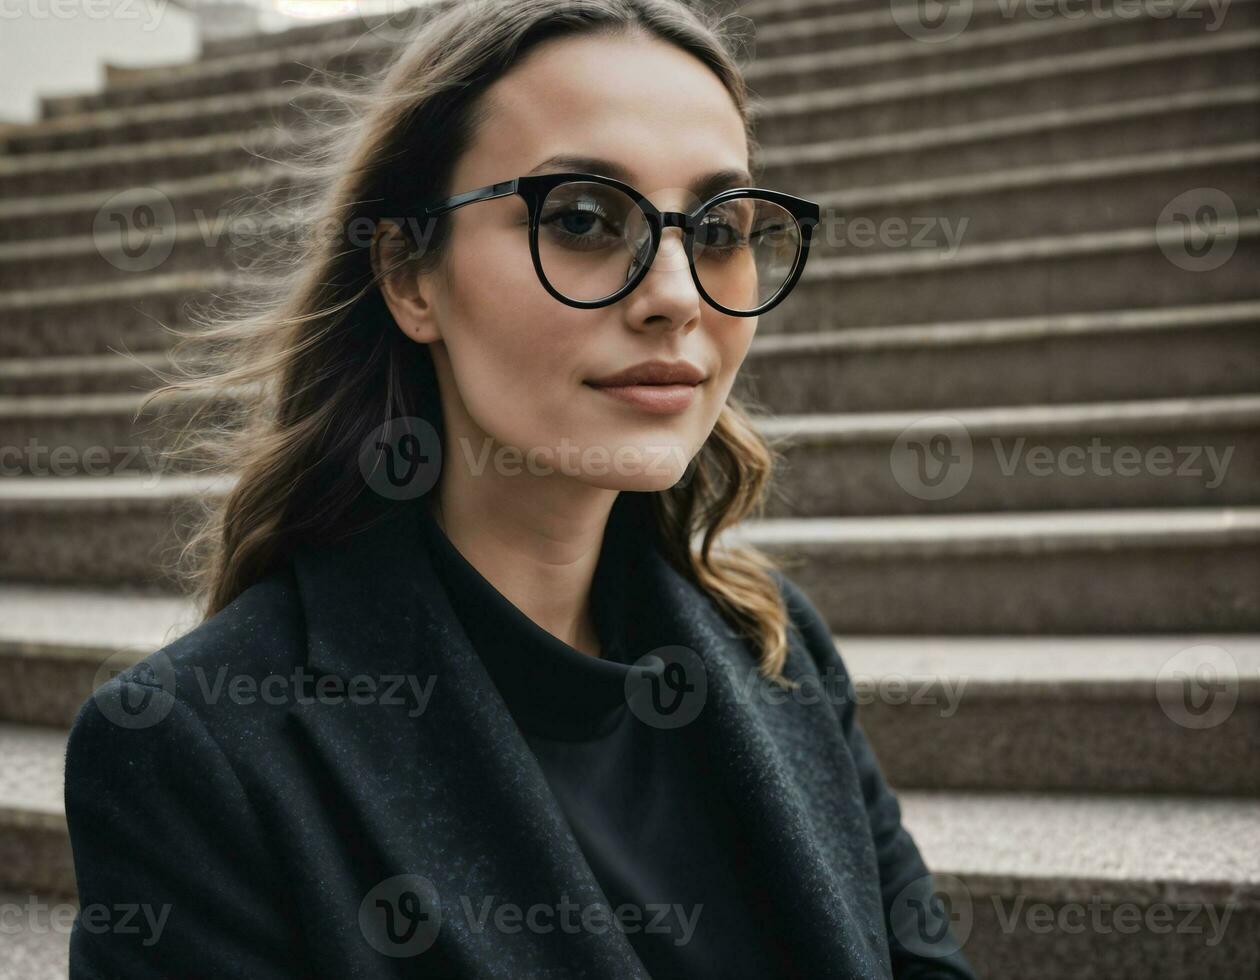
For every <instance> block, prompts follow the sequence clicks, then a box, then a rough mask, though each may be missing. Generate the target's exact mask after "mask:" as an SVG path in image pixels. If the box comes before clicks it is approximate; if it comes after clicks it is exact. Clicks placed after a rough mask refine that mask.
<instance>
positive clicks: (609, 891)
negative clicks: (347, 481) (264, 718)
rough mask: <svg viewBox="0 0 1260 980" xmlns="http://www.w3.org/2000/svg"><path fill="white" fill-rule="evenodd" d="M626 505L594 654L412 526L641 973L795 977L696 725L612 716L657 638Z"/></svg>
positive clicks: (615, 524) (596, 587) (607, 557)
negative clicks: (640, 583) (544, 624)
mask: <svg viewBox="0 0 1260 980" xmlns="http://www.w3.org/2000/svg"><path fill="white" fill-rule="evenodd" d="M639 503H640V502H639V501H637V500H634V499H633V498H631V497H630V495H627V494H622V495H621V496H620V497H619V498H618V502H617V505H616V506H614V508H613V512H612V514H611V515H610V518H609V523H608V528H607V530H606V532H605V536H604V542H603V546H602V549H601V552H600V558H599V561H598V564H597V567H596V571H595V575H594V580H593V583H592V590H591V604H592V617H593V620H594V626H595V630H596V633H597V634H598V636H599V641H600V656H599V657H594V656H591V655H589V654H585V653H582V652H581V651H579V650H576V649H574V648H573V647H571V646H569V645H568V644H567V643H565V642H563V641H562V640H560V639H559V638H557V637H556V636H554V635H552V634H551V633H549V632H547V631H546V630H545V629H543V628H542V627H540V626H538V625H537V624H536V623H534V622H533V621H532V620H531V619H529V617H527V616H526V615H525V614H524V613H523V612H521V610H520V609H518V608H517V607H516V606H515V605H513V604H512V602H511V601H509V600H508V599H507V598H506V597H505V596H504V595H503V594H502V593H500V592H499V591H498V590H497V589H495V587H494V586H493V585H492V584H491V583H490V582H488V581H487V580H486V579H485V578H484V577H483V576H482V575H481V573H480V572H478V571H477V569H476V568H475V567H474V566H473V565H471V564H470V563H469V562H468V561H467V559H465V558H464V556H463V555H462V554H461V553H460V552H459V551H458V550H457V549H456V548H455V547H454V545H453V544H452V543H451V541H450V539H449V538H447V536H446V535H445V533H444V532H443V531H442V528H441V527H440V526H439V525H438V524H437V522H436V521H435V520H434V519H433V517H432V514H431V513H430V512H429V509H428V508H427V507H425V508H422V509H423V511H424V519H423V521H422V523H423V525H424V527H425V529H426V535H427V539H428V541H429V543H430V546H431V552H430V553H431V556H432V559H433V562H434V566H435V568H436V570H437V572H438V574H439V576H440V577H441V580H442V582H443V585H444V586H445V587H446V589H447V592H448V594H449V597H450V600H451V604H452V607H453V608H454V609H455V612H456V615H457V616H458V617H459V620H460V622H461V623H462V624H463V626H464V628H465V630H466V631H467V632H468V635H469V638H470V640H471V641H472V644H473V647H474V648H475V649H476V651H477V652H478V654H479V655H480V656H481V659H482V661H483V662H484V664H485V666H486V669H487V672H488V673H489V674H490V676H491V677H492V678H493V680H494V682H495V686H496V687H497V688H498V690H499V693H500V694H501V695H502V696H503V699H504V702H505V704H506V705H507V708H508V710H509V712H510V713H511V715H512V717H513V718H514V719H515V720H516V723H517V725H518V726H519V728H520V730H521V732H522V734H523V735H524V737H525V740H526V742H527V743H528V744H529V747H530V748H531V749H532V750H533V753H534V755H535V756H536V758H537V759H538V763H539V765H540V766H541V768H542V771H543V774H544V775H545V777H546V779H547V783H548V784H549V785H550V787H551V789H552V791H553V792H554V794H555V797H556V800H557V801H558V803H559V805H560V808H561V810H562V811H563V812H564V814H565V816H566V817H567V819H568V821H569V824H570V826H571V828H572V830H573V834H574V837H575V838H576V840H577V842H578V844H579V845H580V847H581V849H582V852H583V854H584V855H585V857H586V859H587V861H588V863H589V864H590V867H591V870H592V871H593V872H594V874H595V878H596V880H597V881H598V882H599V884H600V886H601V888H602V889H603V891H604V894H605V896H606V897H607V899H608V902H609V905H610V907H611V908H612V910H613V912H614V914H616V915H618V916H619V917H622V921H623V922H624V923H625V924H626V932H627V938H628V939H629V940H630V943H631V945H632V946H633V947H634V950H635V952H636V953H637V955H638V956H639V958H640V959H641V960H642V961H643V964H644V966H645V967H646V968H647V970H648V972H649V973H650V974H651V975H652V976H653V977H689V978H704V977H719V978H727V977H757V978H768V977H779V976H795V975H797V973H796V971H795V970H794V969H793V968H792V965H791V955H790V951H789V950H788V949H787V948H786V945H785V944H784V943H783V942H782V941H781V940H779V939H776V931H775V926H774V916H775V910H774V907H773V904H772V903H771V900H770V898H769V896H768V894H767V893H766V892H765V890H764V889H763V888H762V887H761V885H760V884H759V881H758V875H757V873H756V869H755V868H753V867H751V866H750V865H749V863H748V861H747V855H748V853H749V849H748V848H747V847H746V846H745V842H744V841H743V840H742V835H741V833H740V829H739V826H738V824H737V822H736V821H734V820H733V819H732V813H733V812H734V808H733V807H731V806H730V805H729V804H728V803H727V802H726V801H725V800H724V799H723V796H722V793H721V791H720V788H719V787H718V786H717V785H716V783H715V780H714V779H712V778H710V767H709V765H708V763H707V761H706V758H705V744H704V740H703V739H702V738H701V737H699V736H700V732H699V727H698V726H695V725H682V726H680V727H676V728H660V727H656V726H654V725H650V724H647V723H645V721H644V720H643V719H642V718H640V717H639V716H638V715H636V713H635V712H633V711H632V710H630V708H629V707H628V706H627V694H626V690H627V675H629V674H630V673H631V671H632V670H633V669H634V668H633V667H632V665H633V664H635V662H636V661H638V660H639V659H640V658H642V657H644V656H645V655H647V654H650V653H651V651H653V650H654V649H657V648H659V647H661V646H665V645H668V643H669V639H668V638H667V637H664V636H658V635H654V633H655V631H654V630H653V628H652V627H653V624H654V623H655V620H653V618H652V616H651V615H650V612H651V611H650V609H645V608H644V605H643V603H644V602H645V601H646V596H645V595H644V593H643V590H641V589H637V588H636V583H637V582H638V581H640V580H639V579H638V578H636V576H635V575H634V573H633V570H634V567H635V564H636V563H635V558H634V555H635V549H636V548H641V547H643V546H644V540H643V537H642V533H641V531H642V526H641V525H640V524H638V523H637V521H638V517H639V513H638V510H637V506H638V504H639ZM619 907H624V908H622V911H618V910H619Z"/></svg>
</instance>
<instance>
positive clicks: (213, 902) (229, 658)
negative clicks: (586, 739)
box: [65, 493, 973, 980]
mask: <svg viewBox="0 0 1260 980" xmlns="http://www.w3.org/2000/svg"><path fill="white" fill-rule="evenodd" d="M628 496H629V497H631V498H634V500H633V501H628V502H627V503H626V504H625V505H624V506H627V507H635V508H637V510H636V511H635V512H636V513H637V514H639V515H641V516H640V517H639V518H638V519H644V518H643V517H642V515H646V513H647V510H646V505H645V503H644V499H642V498H644V495H640V494H629V495H628V494H627V493H623V494H622V495H621V497H619V498H618V506H622V498H627V497H628ZM416 506H418V505H413V506H404V507H401V508H399V509H397V510H396V511H394V512H392V513H391V514H390V515H389V516H388V517H387V518H386V519H383V520H380V521H377V522H376V523H375V524H373V525H372V526H371V527H370V528H368V529H367V530H364V531H361V532H360V533H358V534H356V535H354V536H353V537H351V538H349V539H347V540H343V541H342V542H340V543H337V544H325V545H320V546H318V547H310V548H308V549H305V550H303V551H301V552H299V553H298V554H297V555H296V556H295V557H294V558H293V559H292V560H291V561H289V562H288V563H286V565H285V567H283V568H282V569H280V570H278V571H277V572H275V573H274V574H272V575H270V576H268V577H267V578H265V579H264V580H262V581H260V582H258V583H257V584H255V585H254V586H252V587H251V588H249V589H248V590H247V591H245V592H244V593H243V594H242V595H241V596H239V597H238V598H237V599H236V600H235V601H234V602H233V603H231V605H230V606H228V607H227V608H226V609H224V610H223V611H221V612H220V613H218V614H217V615H215V616H214V617H212V618H211V619H210V620H208V621H207V622H205V623H203V624H201V625H200V626H199V627H197V628H196V629H194V630H192V631H191V632H190V633H188V634H187V635H185V636H183V637H182V638H180V639H178V640H176V641H174V642H173V643H171V644H169V645H168V646H166V647H164V648H163V649H162V650H159V651H157V652H156V653H153V654H151V655H150V656H148V657H146V658H145V659H144V660H143V661H141V662H140V663H138V664H136V665H134V666H132V667H128V668H127V669H126V670H124V671H122V672H121V673H119V674H118V675H117V676H115V677H114V678H112V679H111V680H109V681H108V682H107V683H105V684H104V685H102V686H101V687H100V688H99V689H98V690H97V691H96V692H95V693H94V694H93V695H92V696H91V697H89V698H88V699H87V700H86V701H85V702H84V704H83V705H82V707H81V708H80V710H79V713H78V716H77V718H76V720H75V723H74V725H73V728H72V730H71V733H70V739H69V743H68V747H67V754H66V784H65V802H66V817H67V821H68V823H69V830H70V839H71V845H72V848H73V854H74V865H75V875H76V880H77V886H78V893H79V901H80V912H79V914H78V916H77V917H76V919H75V922H74V927H73V931H72V934H71V940H70V976H71V980H121V978H126V980H149V978H151V980H158V978H172V980H175V978H178V980H199V978H215V980H221V978H226V977H233V978H236V977H239V978H249V980H273V978H297V977H303V978H305V977H328V978H336V980H386V978H397V977H460V978H464V977H468V978H472V977H477V978H482V977H486V978H490V977H494V978H499V977H502V978H509V980H525V978H530V980H533V978H556V980H560V978H584V977H585V978H598V980H623V978H642V977H647V972H646V970H645V969H644V968H643V965H642V963H641V962H640V961H639V959H638V958H637V956H636V955H635V953H634V950H633V948H632V946H631V944H630V942H629V941H628V939H627V938H626V935H625V934H624V933H623V931H622V930H621V929H620V928H618V927H616V925H615V924H614V925H613V926H611V927H609V926H608V923H609V922H611V921H612V916H611V914H610V913H609V910H608V909H607V900H606V899H605V897H604V895H603V893H602V892H601V889H600V887H599V885H598V883H597V882H596V881H595V879H594V877H593V875H592V872H591V870H590V868H589V866H588V864H587V863H586V860H585V859H584V857H583V855H582V853H581V850H580V848H579V847H578V845H577V843H576V841H575V839H574V837H573V834H572V832H571V830H570V829H569V826H568V824H567V822H566V820H565V818H564V815H563V814H562V813H561V811H560V809H559V808H558V804H557V802H556V800H555V797H554V796H553V795H552V793H551V791H550V789H549V787H548V785H547V783H546V781H545V778H544V776H543V773H542V772H541V770H540V768H539V766H538V763H537V760H536V759H535V758H534V756H533V755H532V753H531V752H530V749H529V747H528V745H527V744H526V742H525V741H524V739H523V737H522V735H521V733H520V730H519V729H518V728H517V727H516V725H515V723H514V722H513V720H512V718H511V716H510V714H509V713H508V711H507V709H506V706H505V705H504V703H503V700H502V699H501V697H500V696H499V694H498V692H497V690H496V689H495V687H494V685H493V683H492V682H491V680H490V677H489V675H488V674H487V672H486V670H485V668H484V666H483V665H482V663H481V661H480V659H479V658H478V656H477V654H476V652H475V651H474V650H473V648H472V646H471V644H470V642H469V640H468V638H467V634H466V633H465V632H464V630H463V628H462V627H461V626H460V624H459V622H458V621H457V620H456V618H455V616H454V614H453V612H452V608H451V605H450V602H449V599H448V598H447V595H446V593H445V592H444V590H443V586H442V584H441V582H440V581H439V580H438V579H437V577H436V575H435V573H434V571H433V567H432V565H431V563H430V561H429V559H428V557H427V555H426V553H425V550H424V548H423V547H422V546H421V540H420V530H419V527H418V524H417V511H416ZM647 540H648V539H647V538H645V542H646V541H647ZM640 574H643V575H645V576H646V577H647V585H648V587H649V589H650V594H651V595H652V597H653V600H652V608H651V609H647V610H644V614H645V615H651V616H653V617H660V618H661V621H662V622H663V623H664V624H665V625H666V626H667V627H668V630H669V632H670V635H672V636H676V637H677V640H676V643H677V644H678V645H679V646H681V647H684V648H686V649H688V650H689V651H692V652H693V653H694V654H695V658H696V659H698V661H699V662H700V663H701V664H702V665H703V672H704V684H703V689H704V701H703V706H702V708H701V710H700V711H699V714H698V715H697V716H696V718H695V720H694V721H692V722H690V724H693V725H699V726H702V728H701V730H702V731H703V733H704V738H705V739H707V740H708V741H707V743H706V744H708V745H710V746H712V750H711V752H710V757H711V758H712V759H714V760H715V763H716V764H715V767H714V768H715V771H714V772H713V773H712V774H711V778H712V779H715V780H718V781H720V783H721V784H722V787H723V791H724V792H725V793H726V794H727V797H728V798H729V800H730V801H731V819H732V820H739V821H741V823H742V826H743V830H744V833H745V836H746V838H747V840H749V841H750V842H751V846H752V847H753V848H754V850H755V852H756V853H755V854H753V855H751V859H752V860H753V861H755V862H756V863H757V866H758V867H760V868H761V874H762V875H763V878H764V882H765V885H766V888H767V890H768V891H769V893H770V894H771V895H772V896H773V898H774V902H775V905H776V921H779V922H781V923H782V924H781V929H782V930H783V933H784V934H785V937H786V939H787V941H788V942H789V943H790V945H791V948H792V950H793V952H794V956H795V960H796V963H797V965H798V967H799V968H800V969H801V970H802V973H801V975H803V976H808V977H809V978H811V980H822V978H828V977H831V978H863V980H865V978H884V977H894V976H895V977H939V978H959V977H962V978H968V977H972V976H973V974H972V973H971V971H970V969H969V967H968V965H967V962H966V960H965V959H964V958H963V956H962V955H961V953H959V952H956V951H954V949H955V946H956V943H953V942H952V939H953V937H952V935H951V934H950V933H949V932H948V929H947V926H948V922H947V921H946V919H945V918H944V916H945V915H946V911H945V908H944V907H943V906H942V905H941V904H940V903H939V902H935V901H932V900H931V898H930V896H931V888H932V886H931V878H930V875H929V874H928V871H927V869H926V868H925V867H924V865H923V862H922V860H921V858H920V855H919V852H918V850H917V848H916V847H915V844H914V841H913V840H912V839H911V837H910V836H909V834H908V833H907V832H906V831H905V830H904V829H903V828H902V826H901V821H900V810H899V807H898V804H897V800H896V797H895V796H894V794H893V793H892V792H891V791H890V790H889V788H888V786H887V785H886V784H885V781H884V779H883V777H882V775H881V773H880V769H879V766H878V764H877V762H876V759H875V756H874V755H873V753H872V751H871V748H870V746H869V745H868V743H867V740H866V738H865V737H864V735H863V733H862V729H861V727H860V726H859V725H858V724H857V720H856V717H855V711H854V708H855V704H854V700H853V697H852V693H853V691H852V685H851V682H850V681H849V678H848V675H847V674H846V673H844V665H843V662H842V660H841V659H840V657H839V655H838V653H837V651H836V648H835V645H834V643H833V641H832V637H831V634H830V631H829V630H828V628H827V626H826V624H825V622H824V620H823V618H822V617H821V616H820V615H819V613H818V611H817V609H815V608H814V606H813V605H812V604H811V602H810V601H809V599H808V598H807V597H806V596H805V595H804V594H803V593H802V592H801V590H800V589H799V588H798V587H797V586H796V585H795V584H794V583H792V582H791V580H790V579H788V578H787V577H786V576H783V575H781V574H779V573H776V577H777V578H778V580H779V583H780V587H781V589H782V591H783V594H784V596H785V598H786V600H787V602H788V608H789V611H790V613H791V618H792V623H793V629H792V630H790V631H789V639H790V643H791V650H790V654H789V656H788V660H787V669H786V673H787V675H788V676H789V677H791V678H793V679H795V680H797V681H801V682H803V686H802V688H801V690H802V691H806V690H809V689H810V688H809V687H808V685H809V684H811V683H812V684H814V687H813V691H814V694H815V695H817V693H818V692H819V691H828V692H830V694H829V695H828V696H826V697H818V696H814V697H793V696H788V697H775V696H764V697H763V696H756V695H754V696H749V690H750V688H749V686H748V685H749V683H750V678H755V676H756V675H755V659H754V655H753V651H752V650H751V648H750V646H749V644H748V643H747V642H746V641H744V640H743V639H741V638H740V637H739V636H738V635H737V634H736V632H735V631H734V630H733V629H732V627H731V626H730V625H729V624H728V622H727V621H726V620H725V619H724V618H723V617H722V616H721V615H720V614H719V612H718V609H717V607H716V606H715V605H714V604H713V602H712V601H711V600H710V599H709V598H708V597H707V596H706V595H705V594H704V593H703V592H702V591H701V590H700V589H699V588H698V587H697V586H696V585H695V584H694V583H692V582H691V581H690V580H689V579H687V578H686V577H684V576H683V575H681V574H680V573H679V572H678V571H677V570H675V569H674V568H673V567H672V566H671V565H670V564H669V563H668V561H667V560H666V559H665V557H664V556H663V554H662V553H660V552H659V551H658V550H657V548H656V547H655V545H650V546H645V556H644V561H643V563H642V567H641V569H640ZM317 679H318V680H317ZM763 683H766V684H768V682H763ZM563 907H567V908H569V909H570V912H569V913H568V914H567V916H566V914H565V913H564V911H563ZM487 908H493V910H494V912H493V914H491V915H490V916H489V918H488V919H487V918H484V917H482V912H483V911H484V910H485V909H487ZM503 909H507V911H508V914H507V915H506V916H504V915H503V913H502V911H501V910H503ZM574 909H576V910H577V911H572V910H574ZM513 910H517V914H516V915H515V916H513V915H512V914H511V913H512V911H513ZM530 910H535V911H534V912H533V914H532V917H531V913H530ZM601 911H602V912H604V913H608V914H607V915H606V917H604V918H601V917H600V915H599V914H596V913H599V912H601ZM584 915H585V916H587V918H585V919H584V918H583V916H584Z"/></svg>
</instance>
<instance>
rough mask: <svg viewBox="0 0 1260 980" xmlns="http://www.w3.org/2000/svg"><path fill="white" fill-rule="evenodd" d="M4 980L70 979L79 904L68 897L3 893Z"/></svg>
mask: <svg viewBox="0 0 1260 980" xmlns="http://www.w3.org/2000/svg"><path fill="white" fill-rule="evenodd" d="M0 909H5V910H6V912H7V914H6V917H5V928H4V930H3V932H0V980H66V975H67V970H68V969H69V959H70V927H71V925H72V924H73V913H74V912H75V911H76V910H77V909H78V903H77V902H74V901H72V900H70V899H69V898H66V897H65V896H57V897H50V896H41V895H36V894H32V893H30V892H14V891H0Z"/></svg>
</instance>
